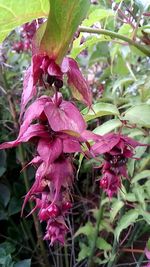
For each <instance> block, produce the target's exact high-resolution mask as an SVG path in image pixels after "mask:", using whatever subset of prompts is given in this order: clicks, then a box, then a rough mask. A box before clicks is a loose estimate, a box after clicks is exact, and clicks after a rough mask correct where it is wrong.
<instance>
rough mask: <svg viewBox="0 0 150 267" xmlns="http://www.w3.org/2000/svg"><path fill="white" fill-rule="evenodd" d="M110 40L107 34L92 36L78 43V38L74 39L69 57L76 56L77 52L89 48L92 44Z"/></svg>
mask: <svg viewBox="0 0 150 267" xmlns="http://www.w3.org/2000/svg"><path fill="white" fill-rule="evenodd" d="M110 40H111V38H110V37H109V36H105V35H101V36H92V37H90V38H88V39H87V40H86V41H85V42H84V43H81V44H80V43H79V42H78V41H79V40H78V39H76V40H75V41H74V42H73V47H72V50H71V57H73V58H76V57H77V56H78V54H80V53H81V52H82V51H83V50H84V49H86V48H90V47H92V46H94V45H95V44H97V43H100V42H106V41H107V42H109V41H110Z"/></svg>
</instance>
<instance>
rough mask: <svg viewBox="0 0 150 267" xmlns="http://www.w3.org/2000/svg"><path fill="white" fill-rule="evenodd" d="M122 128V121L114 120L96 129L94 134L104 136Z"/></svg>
mask: <svg viewBox="0 0 150 267" xmlns="http://www.w3.org/2000/svg"><path fill="white" fill-rule="evenodd" d="M121 126H122V123H121V121H120V120H117V119H113V120H109V121H106V122H104V123H103V124H102V125H100V126H98V127H96V128H95V129H94V130H93V132H94V133H95V134H99V135H104V134H107V133H110V132H111V131H113V130H115V129H116V128H118V127H121Z"/></svg>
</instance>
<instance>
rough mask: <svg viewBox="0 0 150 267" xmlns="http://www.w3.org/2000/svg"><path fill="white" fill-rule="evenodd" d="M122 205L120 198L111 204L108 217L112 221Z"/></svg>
mask: <svg viewBox="0 0 150 267" xmlns="http://www.w3.org/2000/svg"><path fill="white" fill-rule="evenodd" d="M123 206H124V203H123V201H121V200H117V201H115V202H114V203H113V204H112V207H111V211H110V219H111V221H112V222H113V220H114V219H115V217H116V215H117V213H118V212H119V211H120V210H121V208H122V207H123Z"/></svg>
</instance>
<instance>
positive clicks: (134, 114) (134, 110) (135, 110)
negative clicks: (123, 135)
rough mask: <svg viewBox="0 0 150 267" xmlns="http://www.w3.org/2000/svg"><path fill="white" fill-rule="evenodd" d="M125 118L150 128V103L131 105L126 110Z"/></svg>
mask: <svg viewBox="0 0 150 267" xmlns="http://www.w3.org/2000/svg"><path fill="white" fill-rule="evenodd" d="M123 119H124V120H128V121H129V122H130V123H134V124H137V125H140V126H144V127H147V128H150V105H149V104H140V105H136V106H133V107H131V108H130V109H128V110H127V111H126V112H125V115H124V117H123Z"/></svg>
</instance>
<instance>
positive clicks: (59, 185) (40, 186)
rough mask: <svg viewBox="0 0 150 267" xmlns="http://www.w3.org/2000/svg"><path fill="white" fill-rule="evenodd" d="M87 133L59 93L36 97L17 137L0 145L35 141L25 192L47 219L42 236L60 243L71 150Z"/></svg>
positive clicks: (77, 147) (71, 176)
mask: <svg viewBox="0 0 150 267" xmlns="http://www.w3.org/2000/svg"><path fill="white" fill-rule="evenodd" d="M88 135H89V136H91V134H90V133H88V131H87V130H86V124H85V122H84V119H83V117H82V116H81V114H80V112H79V110H78V109H77V108H76V107H75V105H74V104H72V103H70V102H69V101H65V100H63V98H62V95H61V94H60V93H56V94H55V95H54V97H53V98H50V97H48V96H42V97H40V98H37V99H36V100H35V101H34V102H33V103H32V104H31V105H30V106H29V107H28V108H27V109H26V111H25V113H24V117H23V122H22V125H21V127H20V132H19V135H18V138H17V139H16V140H15V141H12V142H6V143H3V144H1V145H0V149H5V148H10V147H14V146H17V145H19V144H20V143H21V142H27V141H30V142H33V143H34V144H36V155H35V157H34V158H33V160H32V161H31V162H30V164H34V165H35V166H36V167H37V171H36V175H35V182H34V184H33V185H32V187H31V189H30V191H29V192H28V193H27V195H26V197H25V201H24V205H25V204H26V202H27V201H28V199H32V200H34V201H35V203H36V205H35V208H34V210H35V209H38V211H39V212H38V216H39V219H40V221H46V222H47V231H46V235H45V239H48V240H51V243H52V244H53V242H55V241H56V240H58V241H60V242H61V243H64V236H65V233H66V232H67V226H66V224H65V221H64V215H65V214H66V212H67V211H68V209H69V208H71V206H72V204H71V201H70V194H69V191H70V187H71V186H72V182H73V179H74V168H73V162H72V153H75V152H82V147H81V144H82V142H84V141H86V140H87V136H88ZM24 205H23V206H24Z"/></svg>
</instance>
